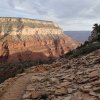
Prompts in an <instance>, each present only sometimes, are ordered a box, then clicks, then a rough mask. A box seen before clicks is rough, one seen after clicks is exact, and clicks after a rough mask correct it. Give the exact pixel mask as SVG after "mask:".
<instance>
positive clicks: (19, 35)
mask: <svg viewBox="0 0 100 100" xmlns="http://www.w3.org/2000/svg"><path fill="white" fill-rule="evenodd" d="M77 46H78V43H77V42H76V41H74V40H73V39H71V38H70V37H69V36H66V35H65V34H64V33H63V30H62V29H61V28H60V27H59V26H58V25H57V24H55V23H53V22H52V21H43V20H32V19H22V18H0V62H13V63H15V62H22V61H37V60H38V61H40V60H48V59H49V58H54V57H59V56H61V55H63V54H64V53H66V52H68V51H70V50H72V49H75V48H76V47H77Z"/></svg>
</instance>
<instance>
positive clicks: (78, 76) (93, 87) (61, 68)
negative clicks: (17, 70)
mask: <svg viewBox="0 0 100 100" xmlns="http://www.w3.org/2000/svg"><path fill="white" fill-rule="evenodd" d="M0 96H1V98H0V99H1V100H22V99H23V100H100V50H96V51H94V52H92V53H90V54H87V55H84V56H80V57H78V58H72V59H65V58H62V59H60V60H58V61H56V62H54V63H53V64H51V65H38V66H33V67H31V68H29V69H27V70H26V72H25V73H22V74H19V75H17V76H16V77H15V78H10V79H9V80H6V81H5V82H4V83H2V84H1V85H0Z"/></svg>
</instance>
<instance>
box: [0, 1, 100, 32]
mask: <svg viewBox="0 0 100 100" xmlns="http://www.w3.org/2000/svg"><path fill="white" fill-rule="evenodd" d="M0 17H22V18H31V19H39V20H49V21H54V22H55V23H57V24H58V25H59V26H60V27H61V28H63V30H71V31H72V30H92V26H93V24H94V23H99V22H100V0H0Z"/></svg>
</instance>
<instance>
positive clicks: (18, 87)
mask: <svg viewBox="0 0 100 100" xmlns="http://www.w3.org/2000/svg"><path fill="white" fill-rule="evenodd" d="M32 75H33V74H32V73H30V74H26V75H24V76H21V77H19V78H18V79H17V80H16V81H15V82H14V84H13V85H12V86H11V87H10V88H9V89H8V90H7V92H6V93H5V94H3V96H2V97H1V98H0V100H22V99H21V98H22V95H23V94H24V91H25V88H26V86H27V85H28V83H29V82H30V79H31V77H32Z"/></svg>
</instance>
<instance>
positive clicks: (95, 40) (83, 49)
mask: <svg viewBox="0 0 100 100" xmlns="http://www.w3.org/2000/svg"><path fill="white" fill-rule="evenodd" d="M91 33H92V34H91V36H90V37H89V40H88V41H85V42H84V44H81V45H80V46H79V47H78V48H77V49H75V50H72V51H70V52H69V53H67V54H65V57H70V58H72V57H78V56H81V55H85V54H88V53H90V52H92V51H95V50H97V49H100V25H98V24H94V27H93V31H92V32H91Z"/></svg>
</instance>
